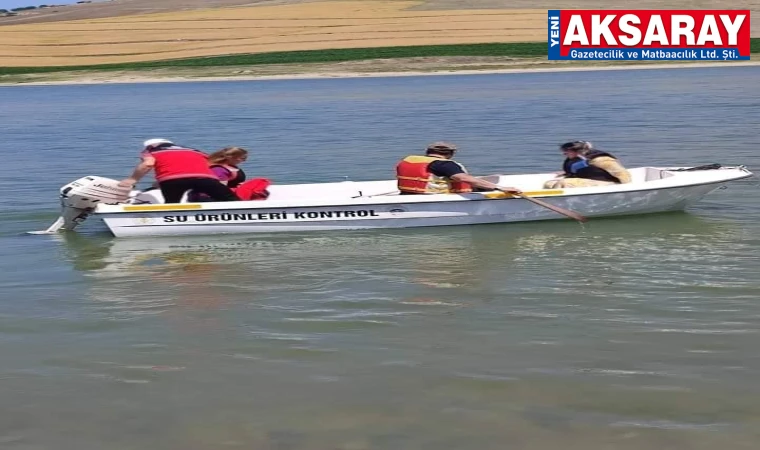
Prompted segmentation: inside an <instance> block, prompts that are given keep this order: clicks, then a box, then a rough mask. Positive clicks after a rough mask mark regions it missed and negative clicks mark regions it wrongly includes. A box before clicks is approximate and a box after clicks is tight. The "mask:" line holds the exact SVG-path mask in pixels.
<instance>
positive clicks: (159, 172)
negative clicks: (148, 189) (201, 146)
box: [119, 138, 240, 203]
mask: <svg viewBox="0 0 760 450" xmlns="http://www.w3.org/2000/svg"><path fill="white" fill-rule="evenodd" d="M143 146H144V150H143V152H142V154H141V155H140V156H141V157H142V161H141V162H140V163H139V164H138V165H137V167H135V170H134V171H133V172H132V175H131V176H130V177H129V178H125V179H124V180H122V181H121V182H120V183H119V185H120V186H126V187H133V186H134V185H135V184H137V182H138V181H139V180H140V179H141V178H142V177H144V176H145V175H147V174H148V172H150V171H151V170H154V171H155V176H156V181H157V182H158V187H159V189H161V193H162V194H163V196H164V202H165V203H179V202H180V200H181V199H182V196H183V195H184V194H185V192H187V191H190V190H192V191H194V192H199V193H203V194H206V195H208V197H209V198H211V200H213V201H219V202H224V201H238V200H240V198H238V196H237V195H235V193H234V192H232V190H231V189H230V188H229V187H227V186H225V185H224V184H222V183H220V182H219V179H218V178H217V177H216V175H215V174H214V172H213V171H212V170H211V168H210V167H209V163H208V155H206V154H205V153H204V152H202V151H200V150H196V149H193V148H188V147H182V146H178V145H175V144H174V143H173V142H171V141H169V140H168V139H162V138H156V139H148V140H147V141H145V142H144V143H143Z"/></svg>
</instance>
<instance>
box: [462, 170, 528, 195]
mask: <svg viewBox="0 0 760 450" xmlns="http://www.w3.org/2000/svg"><path fill="white" fill-rule="evenodd" d="M451 179H452V180H454V181H459V182H463V183H469V184H471V185H473V186H475V187H478V188H481V189H487V190H492V191H502V192H509V193H515V194H519V193H521V192H522V191H520V190H519V189H517V188H513V187H501V186H499V185H496V184H493V183H491V182H489V181H486V180H483V179H481V178H476V177H473V176H472V175H470V174H467V173H458V174H456V175H452V177H451Z"/></svg>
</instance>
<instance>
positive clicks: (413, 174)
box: [396, 142, 521, 195]
mask: <svg viewBox="0 0 760 450" xmlns="http://www.w3.org/2000/svg"><path fill="white" fill-rule="evenodd" d="M456 152H457V147H456V146H455V145H454V144H450V143H448V142H434V143H432V144H430V145H429V146H428V147H427V149H426V150H425V156H420V155H410V156H407V157H406V158H404V159H403V160H401V161H400V162H399V163H398V164H397V165H396V180H397V183H398V190H399V191H400V192H401V194H402V195H409V194H459V193H466V192H472V191H473V190H479V191H502V192H506V193H513V194H519V193H521V191H520V190H519V189H517V188H513V187H501V186H498V185H496V184H494V183H490V182H488V181H486V180H483V179H481V178H476V177H474V176H472V175H470V174H469V173H467V169H465V167H464V166H463V165H462V164H460V163H458V162H456V161H454V160H453V159H452V158H453V157H454V154H455V153H456Z"/></svg>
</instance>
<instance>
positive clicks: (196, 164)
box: [146, 145, 216, 182]
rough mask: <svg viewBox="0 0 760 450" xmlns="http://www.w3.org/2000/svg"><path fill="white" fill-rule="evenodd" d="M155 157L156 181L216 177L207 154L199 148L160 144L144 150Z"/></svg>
mask: <svg viewBox="0 0 760 450" xmlns="http://www.w3.org/2000/svg"><path fill="white" fill-rule="evenodd" d="M146 154H147V155H149V156H152V157H153V158H155V159H156V165H155V167H154V170H155V174H156V181H158V182H161V181H167V180H176V179H178V178H216V175H214V172H213V171H212V170H211V168H210V167H209V166H208V156H207V155H206V154H205V153H203V152H202V151H200V150H195V149H192V148H184V147H178V146H174V145H172V146H162V147H158V148H155V149H152V150H148V151H146Z"/></svg>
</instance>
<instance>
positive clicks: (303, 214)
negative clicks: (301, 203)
mask: <svg viewBox="0 0 760 450" xmlns="http://www.w3.org/2000/svg"><path fill="white" fill-rule="evenodd" d="M356 217H380V214H378V213H377V211H375V210H374V209H360V210H356V211H347V210H338V211H293V212H285V211H282V212H268V213H221V214H213V213H209V214H203V213H201V214H191V215H182V216H179V215H178V216H164V217H163V221H164V223H186V222H194V223H201V222H251V221H255V222H260V221H273V220H277V221H280V220H308V219H346V218H356Z"/></svg>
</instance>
